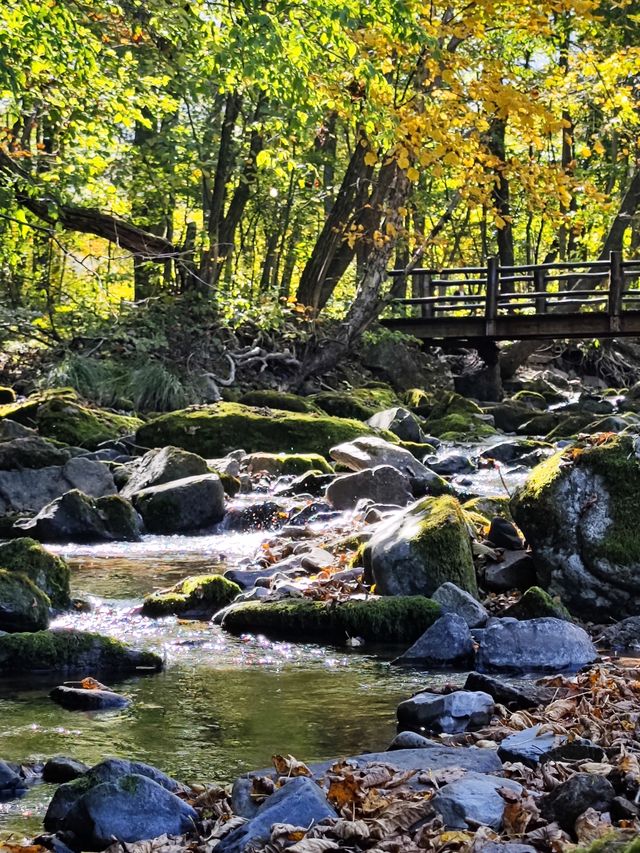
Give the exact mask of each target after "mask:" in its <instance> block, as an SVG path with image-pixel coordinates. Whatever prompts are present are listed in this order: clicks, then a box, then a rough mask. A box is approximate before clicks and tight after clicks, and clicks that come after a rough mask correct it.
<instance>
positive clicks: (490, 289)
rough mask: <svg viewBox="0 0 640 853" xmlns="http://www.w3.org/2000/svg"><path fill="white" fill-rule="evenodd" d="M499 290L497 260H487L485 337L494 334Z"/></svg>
mask: <svg viewBox="0 0 640 853" xmlns="http://www.w3.org/2000/svg"><path fill="white" fill-rule="evenodd" d="M499 289H500V270H499V267H498V258H488V259H487V298H486V302H485V309H484V319H485V335H486V336H487V337H488V338H489V337H493V336H494V335H495V333H496V319H497V317H498V291H499Z"/></svg>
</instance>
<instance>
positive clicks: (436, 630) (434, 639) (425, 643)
mask: <svg viewBox="0 0 640 853" xmlns="http://www.w3.org/2000/svg"><path fill="white" fill-rule="evenodd" d="M473 656H474V647H473V639H472V637H471V632H470V630H469V626H468V624H467V623H466V621H465V620H464V619H463V618H462V616H458V615H457V614H456V613H445V614H444V615H443V616H441V617H440V618H439V619H437V620H436V621H435V622H434V623H433V625H431V627H429V628H427V630H426V631H425V632H424V634H423V635H422V636H421V637H420V638H419V639H417V640H416V642H415V643H414V644H413V645H412V646H411V647H410V648H409V649H407V651H406V652H403V654H401V655H400V656H399V657H398V658H396V659H395V660H394V661H393V662H394V663H396V664H413V665H420V666H446V667H456V666H458V667H464V666H466V665H468V664H469V663H470V662H471V661H472V660H473Z"/></svg>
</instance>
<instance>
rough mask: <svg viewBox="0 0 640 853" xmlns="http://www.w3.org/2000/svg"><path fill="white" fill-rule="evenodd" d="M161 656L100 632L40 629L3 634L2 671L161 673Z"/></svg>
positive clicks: (0, 657)
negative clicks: (28, 632)
mask: <svg viewBox="0 0 640 853" xmlns="http://www.w3.org/2000/svg"><path fill="white" fill-rule="evenodd" d="M161 669H162V659H161V658H160V657H158V655H156V654H153V653H152V652H144V651H139V650H137V649H133V648H131V647H130V646H128V645H126V644H125V643H121V642H119V641H118V640H114V639H112V638H111V637H103V636H101V635H100V634H89V633H85V632H83V631H71V630H65V631H38V632H36V633H33V634H5V635H3V636H0V672H1V673H27V672H64V671H71V672H131V673H133V672H136V671H140V670H142V671H150V672H159V671H160V670H161Z"/></svg>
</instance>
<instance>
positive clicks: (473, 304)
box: [382, 252, 640, 341]
mask: <svg viewBox="0 0 640 853" xmlns="http://www.w3.org/2000/svg"><path fill="white" fill-rule="evenodd" d="M389 275H390V277H391V278H392V279H393V283H392V292H394V293H395V294H396V298H395V299H393V300H392V301H391V302H390V304H389V312H388V316H386V317H383V319H382V323H383V325H385V326H386V327H387V328H390V329H397V330H400V331H405V332H408V333H409V334H412V335H414V336H415V337H417V338H421V339H423V340H432V341H443V340H460V341H473V340H485V341H486V340H496V341H499V340H543V339H548V338H560V339H561V338H613V337H625V336H626V337H640V287H639V286H638V280H640V261H633V260H626V261H625V260H623V258H622V255H621V253H619V252H612V253H611V256H610V259H609V260H605V261H602V260H601V261H575V262H562V263H556V264H553V263H552V264H531V265H523V266H514V267H502V268H501V267H499V265H498V263H497V260H496V259H495V258H490V259H489V262H488V264H487V267H486V268H485V267H459V268H452V269H445V270H439V271H437V270H429V269H412V270H408V271H405V270H391V271H390V273H389ZM403 290H404V291H406V290H409V293H410V296H401V297H399V294H400V293H402V292H403ZM398 297H399V298H398Z"/></svg>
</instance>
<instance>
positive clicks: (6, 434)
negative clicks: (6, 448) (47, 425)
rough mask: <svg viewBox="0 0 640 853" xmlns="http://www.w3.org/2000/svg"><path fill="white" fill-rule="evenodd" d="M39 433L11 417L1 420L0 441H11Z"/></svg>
mask: <svg viewBox="0 0 640 853" xmlns="http://www.w3.org/2000/svg"><path fill="white" fill-rule="evenodd" d="M37 435H38V433H37V432H36V430H35V429H31V427H28V426H24V425H23V424H19V423H18V422H17V421H12V420H11V419H10V418H2V420H0V441H11V440H12V439H14V438H30V437H32V436H37Z"/></svg>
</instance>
